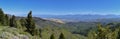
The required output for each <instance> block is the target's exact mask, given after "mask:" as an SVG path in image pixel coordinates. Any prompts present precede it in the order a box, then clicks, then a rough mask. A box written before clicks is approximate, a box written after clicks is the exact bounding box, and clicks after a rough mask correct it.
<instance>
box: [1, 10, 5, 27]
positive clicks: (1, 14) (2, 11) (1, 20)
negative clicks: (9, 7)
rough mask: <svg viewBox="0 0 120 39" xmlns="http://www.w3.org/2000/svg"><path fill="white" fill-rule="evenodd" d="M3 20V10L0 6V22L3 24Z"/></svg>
mask: <svg viewBox="0 0 120 39" xmlns="http://www.w3.org/2000/svg"><path fill="white" fill-rule="evenodd" d="M4 21H5V16H4V12H3V11H2V9H1V8H0V23H1V25H4V24H5V23H4Z"/></svg>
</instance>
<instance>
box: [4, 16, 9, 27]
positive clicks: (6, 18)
mask: <svg viewBox="0 0 120 39" xmlns="http://www.w3.org/2000/svg"><path fill="white" fill-rule="evenodd" d="M5 25H6V26H7V25H9V17H8V15H7V14H5Z"/></svg>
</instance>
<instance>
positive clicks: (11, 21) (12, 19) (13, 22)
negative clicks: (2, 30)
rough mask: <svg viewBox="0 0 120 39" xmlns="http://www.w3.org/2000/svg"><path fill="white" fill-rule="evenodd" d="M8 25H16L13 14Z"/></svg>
mask: <svg viewBox="0 0 120 39" xmlns="http://www.w3.org/2000/svg"><path fill="white" fill-rule="evenodd" d="M9 25H10V27H17V24H16V20H15V16H14V15H13V16H12V18H10V24H9Z"/></svg>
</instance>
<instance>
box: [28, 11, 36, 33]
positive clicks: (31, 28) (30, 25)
mask: <svg viewBox="0 0 120 39" xmlns="http://www.w3.org/2000/svg"><path fill="white" fill-rule="evenodd" d="M26 22H27V25H26V28H27V31H28V32H29V33H30V34H31V35H34V30H35V23H34V21H33V18H32V11H30V12H29V14H28V16H27V19H26Z"/></svg>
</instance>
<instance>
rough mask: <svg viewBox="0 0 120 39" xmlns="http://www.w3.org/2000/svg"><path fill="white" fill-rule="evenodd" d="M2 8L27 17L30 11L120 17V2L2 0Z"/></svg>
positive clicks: (39, 13)
mask: <svg viewBox="0 0 120 39" xmlns="http://www.w3.org/2000/svg"><path fill="white" fill-rule="evenodd" d="M0 8H2V9H3V10H4V12H5V13H7V14H14V15H18V16H25V15H26V14H28V12H29V11H30V10H32V11H33V15H67V14H103V15H104V14H116V15H120V0H0Z"/></svg>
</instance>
